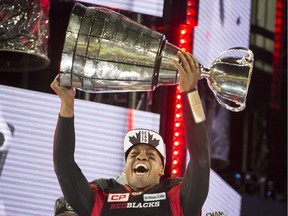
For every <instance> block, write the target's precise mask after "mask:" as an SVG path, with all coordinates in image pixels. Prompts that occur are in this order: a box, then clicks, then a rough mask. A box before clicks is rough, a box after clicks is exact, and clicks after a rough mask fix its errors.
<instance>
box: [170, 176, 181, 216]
mask: <svg viewBox="0 0 288 216" xmlns="http://www.w3.org/2000/svg"><path fill="white" fill-rule="evenodd" d="M181 186H182V182H181V183H179V184H177V185H175V187H173V188H171V190H169V191H168V192H167V195H168V196H169V199H170V206H171V211H172V215H175V216H178V215H179V216H184V214H183V211H182V208H181V202H180V189H181Z"/></svg>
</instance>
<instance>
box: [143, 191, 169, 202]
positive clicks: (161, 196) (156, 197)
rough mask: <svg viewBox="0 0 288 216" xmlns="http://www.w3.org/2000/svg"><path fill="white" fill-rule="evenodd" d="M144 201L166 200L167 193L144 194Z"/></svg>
mask: <svg viewBox="0 0 288 216" xmlns="http://www.w3.org/2000/svg"><path fill="white" fill-rule="evenodd" d="M143 198H144V201H156V200H165V199H166V193H165V192H162V193H154V194H144V195H143Z"/></svg>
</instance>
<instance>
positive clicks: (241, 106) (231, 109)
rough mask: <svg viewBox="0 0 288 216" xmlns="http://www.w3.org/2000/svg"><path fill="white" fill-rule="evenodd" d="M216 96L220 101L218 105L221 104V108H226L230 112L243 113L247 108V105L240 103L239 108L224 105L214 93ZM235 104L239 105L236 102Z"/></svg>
mask: <svg viewBox="0 0 288 216" xmlns="http://www.w3.org/2000/svg"><path fill="white" fill-rule="evenodd" d="M214 95H215V98H216V100H217V101H218V103H219V104H220V105H221V106H223V107H225V108H226V109H228V110H230V111H233V112H240V111H242V110H243V109H244V108H245V106H246V104H245V103H239V105H240V106H239V107H232V106H229V105H228V104H226V103H224V102H223V101H222V100H221V99H220V97H219V96H218V95H217V94H215V93H214ZM233 102H234V101H233ZM234 103H235V104H238V103H236V102H234Z"/></svg>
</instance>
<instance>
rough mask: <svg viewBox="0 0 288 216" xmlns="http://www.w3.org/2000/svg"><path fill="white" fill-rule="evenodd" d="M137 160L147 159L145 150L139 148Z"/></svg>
mask: <svg viewBox="0 0 288 216" xmlns="http://www.w3.org/2000/svg"><path fill="white" fill-rule="evenodd" d="M137 159H138V160H148V156H147V153H146V151H145V150H141V151H140V153H139V154H138V156H137Z"/></svg>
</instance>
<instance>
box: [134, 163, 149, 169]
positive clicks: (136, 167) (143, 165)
mask: <svg viewBox="0 0 288 216" xmlns="http://www.w3.org/2000/svg"><path fill="white" fill-rule="evenodd" d="M141 166H142V167H144V168H145V169H147V170H148V167H147V166H146V165H145V164H137V165H136V166H135V169H138V168H139V167H141Z"/></svg>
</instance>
